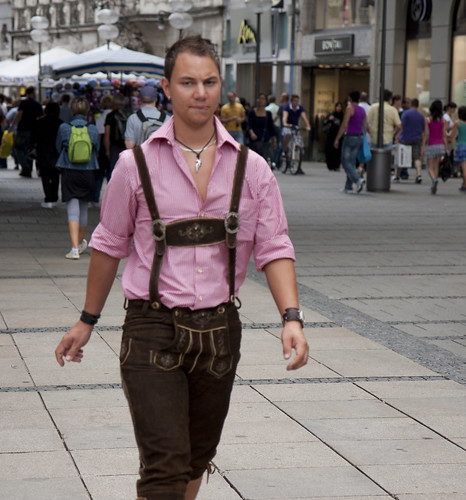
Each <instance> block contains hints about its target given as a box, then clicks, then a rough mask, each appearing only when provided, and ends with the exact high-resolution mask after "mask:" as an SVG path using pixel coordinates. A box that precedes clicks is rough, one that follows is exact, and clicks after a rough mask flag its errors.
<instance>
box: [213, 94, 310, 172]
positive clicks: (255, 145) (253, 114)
mask: <svg viewBox="0 0 466 500" xmlns="http://www.w3.org/2000/svg"><path fill="white" fill-rule="evenodd" d="M227 99H228V102H227V103H226V104H224V105H223V106H220V107H219V110H218V113H217V114H218V116H219V118H220V121H221V122H222V123H223V125H224V126H225V128H226V129H227V130H228V132H229V133H230V134H231V135H232V137H233V138H234V139H235V140H237V141H238V142H239V143H241V144H245V145H247V146H249V147H250V148H251V149H252V150H254V151H255V152H256V153H258V154H260V155H261V156H262V157H263V158H265V159H266V160H267V162H268V164H269V165H270V167H271V168H272V170H274V169H275V168H279V167H280V163H282V162H285V163H288V162H289V154H288V153H289V151H288V145H289V141H290V137H291V130H292V129H293V128H298V129H299V125H300V122H301V120H302V122H303V123H304V125H305V126H304V128H305V130H307V131H308V132H310V130H311V125H310V124H309V120H308V118H307V115H306V111H305V109H304V108H303V106H302V105H301V104H300V103H299V96H298V95H297V94H293V95H291V97H290V95H289V94H287V93H283V94H282V95H281V97H280V103H279V104H277V102H276V101H277V98H276V96H274V95H268V96H267V95H266V94H264V93H259V95H258V96H257V98H256V105H255V106H254V107H251V106H250V104H249V103H248V102H246V101H245V99H243V98H239V97H238V96H237V95H236V94H235V92H228V94H227ZM285 170H286V169H285ZM296 173H297V174H304V171H303V170H302V169H301V168H298V171H297V172H296Z"/></svg>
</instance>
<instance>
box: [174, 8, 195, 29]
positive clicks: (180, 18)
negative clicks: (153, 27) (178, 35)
mask: <svg viewBox="0 0 466 500" xmlns="http://www.w3.org/2000/svg"><path fill="white" fill-rule="evenodd" d="M168 22H169V23H170V25H171V26H172V27H173V28H175V29H177V30H184V29H186V28H189V27H190V26H191V25H192V24H193V16H191V15H190V14H188V13H187V12H173V13H172V14H170V15H169V16H168Z"/></svg>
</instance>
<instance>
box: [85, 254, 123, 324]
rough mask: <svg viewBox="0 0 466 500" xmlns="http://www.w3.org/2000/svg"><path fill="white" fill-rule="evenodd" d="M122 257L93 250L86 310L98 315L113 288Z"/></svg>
mask: <svg viewBox="0 0 466 500" xmlns="http://www.w3.org/2000/svg"><path fill="white" fill-rule="evenodd" d="M119 263H120V259H116V258H114V257H110V255H107V254H106V253H103V252H100V251H99V250H92V255H91V262H90V264H89V271H88V274H87V289H86V301H85V303H84V310H85V311H87V312H88V313H91V314H95V315H98V314H100V312H101V311H102V309H103V308H104V305H105V301H106V300H107V297H108V294H109V293H110V290H111V288H112V285H113V282H114V280H115V276H116V273H117V270H118V264H119Z"/></svg>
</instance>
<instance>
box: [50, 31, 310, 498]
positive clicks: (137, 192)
mask: <svg viewBox="0 0 466 500" xmlns="http://www.w3.org/2000/svg"><path fill="white" fill-rule="evenodd" d="M221 84H222V80H221V76H220V69H219V61H218V58H217V55H216V53H215V49H214V47H213V45H212V44H211V43H210V42H209V41H208V40H205V39H202V38H201V37H199V36H194V37H188V38H185V39H181V40H178V41H177V42H176V43H175V44H174V45H173V46H172V47H171V48H170V49H169V50H168V52H167V56H166V59H165V78H164V79H163V80H162V86H163V90H164V92H165V94H166V96H167V97H168V98H169V99H171V102H172V107H173V117H172V118H171V119H170V120H169V121H168V122H166V123H165V124H164V125H163V126H162V127H161V128H160V129H159V130H157V131H156V132H155V133H154V134H153V135H152V136H151V138H150V139H149V140H148V141H146V142H145V143H144V144H143V145H142V146H141V147H140V148H139V147H136V148H135V149H134V150H127V151H125V152H123V153H122V155H121V156H120V159H119V161H118V163H117V165H116V166H115V170H114V173H113V175H112V182H111V183H110V184H109V186H108V187H107V189H106V191H105V196H104V200H103V204H102V213H101V220H100V224H99V225H98V226H97V228H96V230H95V231H94V233H93V235H92V240H91V242H90V246H91V247H92V248H93V252H92V257H91V262H90V265H89V273H88V285H87V294H86V300H85V304H84V310H83V312H82V314H81V318H80V320H79V321H78V322H77V323H76V325H75V326H74V327H73V328H71V330H70V331H69V332H68V333H67V334H66V335H65V336H64V337H63V339H62V341H61V342H60V344H59V345H58V346H57V348H56V351H55V355H56V358H57V361H58V363H59V364H60V365H61V366H64V361H65V360H66V361H74V362H80V361H81V360H82V357H83V349H82V348H83V346H84V345H85V344H86V343H87V342H88V340H89V338H90V335H91V332H92V328H93V326H94V325H95V324H96V322H97V320H98V318H99V316H100V313H101V311H102V309H103V307H104V303H105V300H106V298H107V296H108V293H109V291H110V288H111V286H112V283H113V280H114V278H115V275H116V272H117V268H118V263H119V261H120V259H122V258H126V257H128V262H127V265H126V267H125V270H124V272H123V279H122V286H123V290H124V295H125V297H126V299H127V302H128V307H127V314H126V319H125V324H124V326H123V338H122V345H121V353H120V366H121V375H122V382H123V388H124V391H125V394H126V397H127V399H128V404H129V407H130V410H131V415H132V418H133V425H134V430H135V435H136V441H137V444H138V448H139V453H140V458H141V468H140V479H139V480H138V483H137V491H138V495H139V498H140V499H146V500H162V499H163V500H167V499H170V500H192V499H194V498H196V495H197V492H198V490H199V487H200V484H201V479H202V476H203V474H204V472H205V470H206V469H207V468H208V463H209V461H210V460H211V459H212V458H213V457H214V455H215V452H216V447H217V444H218V442H219V440H220V434H221V430H222V426H223V422H224V419H225V417H226V414H227V412H228V405H229V399H230V393H231V389H232V386H233V381H234V376H235V369H236V365H237V363H238V361H239V347H240V339H241V323H240V321H239V315H238V311H237V303H238V302H239V301H238V299H237V298H236V297H237V292H238V289H239V287H240V285H241V284H242V283H243V281H244V279H245V277H246V273H247V265H248V261H249V257H250V255H251V253H252V252H254V258H255V262H256V266H257V268H258V269H259V270H262V271H264V272H265V273H266V276H267V280H268V283H269V287H270V289H271V292H272V295H273V297H274V299H275V302H276V304H277V307H278V309H279V311H280V314H281V315H282V317H283V325H284V326H283V331H282V343H283V353H284V357H285V359H290V363H289V364H288V366H287V369H288V370H295V369H297V368H299V367H301V366H303V365H304V364H306V362H307V359H308V353H309V349H308V345H307V342H306V339H305V337H304V334H303V330H302V327H303V318H302V313H301V311H300V310H299V302H298V293H297V286H296V276H295V271H294V259H295V257H294V250H293V246H292V244H291V241H290V239H289V237H288V231H287V223H286V218H285V213H284V210H283V205H282V201H281V197H280V192H279V189H278V185H277V182H276V179H275V177H274V176H273V174H272V173H271V170H270V168H268V165H267V164H266V162H265V161H264V160H263V159H262V158H261V157H260V156H258V155H257V154H255V153H254V152H251V151H250V152H249V153H247V150H244V149H242V150H241V151H240V149H241V148H240V145H239V144H238V143H237V142H236V141H235V140H234V139H233V138H232V137H231V136H230V134H228V132H227V131H226V130H225V128H224V127H223V126H222V124H221V123H220V121H219V120H218V119H217V118H216V117H215V116H214V113H215V111H216V109H217V108H218V103H219V100H220V90H221ZM245 153H246V154H245ZM246 155H247V160H246V161H243V160H245V159H246ZM235 165H236V166H235ZM242 165H245V169H244V173H243V175H244V180H241V178H242V174H241V172H242V171H243V169H242ZM235 179H236V180H235ZM238 187H239V188H238ZM152 193H153V194H152ZM232 193H233V194H232ZM153 195H155V197H154V196H153ZM292 350H294V351H295V356H294V358H293V359H292V358H291V355H292Z"/></svg>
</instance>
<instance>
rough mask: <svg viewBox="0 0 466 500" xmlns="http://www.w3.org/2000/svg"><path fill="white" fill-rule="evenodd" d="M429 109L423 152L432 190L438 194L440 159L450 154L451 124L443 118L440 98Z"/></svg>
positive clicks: (423, 139)
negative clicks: (448, 134)
mask: <svg viewBox="0 0 466 500" xmlns="http://www.w3.org/2000/svg"><path fill="white" fill-rule="evenodd" d="M429 111H430V116H429V118H426V125H425V129H424V136H423V138H422V149H421V154H422V156H424V153H425V157H426V160H427V170H428V172H429V175H430V178H431V179H432V184H431V187H430V192H431V193H432V194H436V193H437V186H438V174H439V168H440V159H441V158H442V156H445V155H447V156H448V142H447V131H448V128H449V125H448V122H446V121H445V120H444V119H443V106H442V101H441V100H440V99H436V100H435V101H433V102H432V104H431V105H430V108H429ZM426 141H427V147H426Z"/></svg>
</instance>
